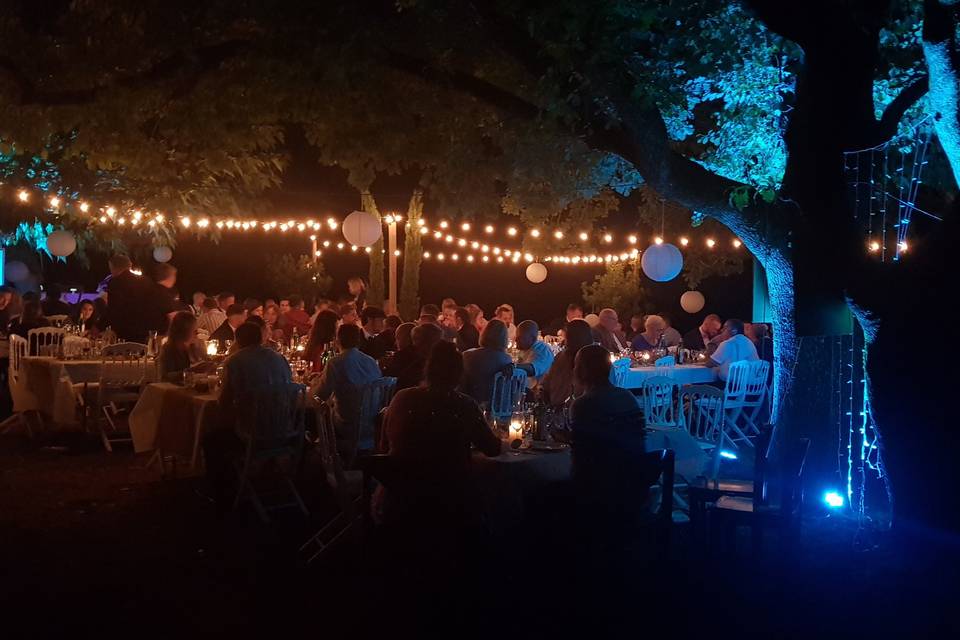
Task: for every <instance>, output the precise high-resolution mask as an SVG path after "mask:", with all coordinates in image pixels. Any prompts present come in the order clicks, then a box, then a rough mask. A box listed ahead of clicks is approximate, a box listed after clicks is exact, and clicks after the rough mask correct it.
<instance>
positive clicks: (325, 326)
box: [303, 309, 340, 372]
mask: <svg viewBox="0 0 960 640" xmlns="http://www.w3.org/2000/svg"><path fill="white" fill-rule="evenodd" d="M339 326H340V316H338V315H337V314H336V313H334V312H333V311H331V310H330V309H324V310H323V311H321V312H320V313H319V314H317V317H316V319H315V320H314V322H313V327H311V328H310V339H309V340H307V346H306V348H305V349H304V352H303V357H304V358H305V359H306V360H307V361H309V362H310V363H312V364H311V368H310V370H311V371H314V372H320V371H323V365H324V362H323V354H324V353H326V351H327V349H328V347H329V346H330V344H332V343H333V342H334V341H335V340H336V339H337V327H339Z"/></svg>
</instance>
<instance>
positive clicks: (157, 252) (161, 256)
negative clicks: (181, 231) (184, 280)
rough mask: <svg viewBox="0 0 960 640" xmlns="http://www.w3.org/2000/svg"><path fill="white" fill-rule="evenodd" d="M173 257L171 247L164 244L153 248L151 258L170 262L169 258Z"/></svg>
mask: <svg viewBox="0 0 960 640" xmlns="http://www.w3.org/2000/svg"><path fill="white" fill-rule="evenodd" d="M172 257H173V249H171V248H170V247H168V246H166V245H164V246H162V247H154V248H153V259H154V260H156V261H157V262H170V259H171V258H172Z"/></svg>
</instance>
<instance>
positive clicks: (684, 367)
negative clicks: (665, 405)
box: [623, 364, 718, 389]
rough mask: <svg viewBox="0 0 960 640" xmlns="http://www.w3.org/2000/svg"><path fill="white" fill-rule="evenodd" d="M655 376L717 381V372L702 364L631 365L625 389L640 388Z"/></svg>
mask: <svg viewBox="0 0 960 640" xmlns="http://www.w3.org/2000/svg"><path fill="white" fill-rule="evenodd" d="M654 376H666V377H668V378H673V379H674V380H676V381H677V382H679V383H680V384H704V383H708V382H715V381H716V380H717V379H718V378H717V372H716V370H715V369H713V368H711V367H707V366H704V365H702V364H680V365H676V366H673V367H630V370H629V371H628V372H627V373H626V376H625V378H624V383H623V388H624V389H639V388H641V387H642V386H643V381H644V380H646V379H647V378H653V377H654Z"/></svg>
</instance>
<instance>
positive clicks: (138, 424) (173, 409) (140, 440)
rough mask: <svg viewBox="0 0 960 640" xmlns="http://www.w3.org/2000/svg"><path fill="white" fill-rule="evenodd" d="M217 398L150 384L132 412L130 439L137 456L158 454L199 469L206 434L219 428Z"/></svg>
mask: <svg viewBox="0 0 960 640" xmlns="http://www.w3.org/2000/svg"><path fill="white" fill-rule="evenodd" d="M218 419H219V411H218V405H217V395H216V394H215V393H209V392H208V393H200V392H197V391H194V390H193V389H191V388H188V387H182V386H179V385H176V384H173V383H170V382H155V383H153V384H148V385H147V386H146V387H145V388H144V390H143V393H142V394H141V395H140V399H139V400H138V401H137V404H136V406H134V408H133V410H132V411H131V412H130V419H129V424H130V435H131V436H132V437H133V450H134V451H136V452H137V453H142V452H145V451H157V452H159V453H160V454H161V455H163V456H176V457H177V458H180V459H183V460H187V459H189V460H190V464H191V466H192V467H196V466H197V462H198V461H199V454H200V442H201V439H202V438H203V434H204V433H205V432H206V431H208V430H210V429H213V428H216V425H217V421H218Z"/></svg>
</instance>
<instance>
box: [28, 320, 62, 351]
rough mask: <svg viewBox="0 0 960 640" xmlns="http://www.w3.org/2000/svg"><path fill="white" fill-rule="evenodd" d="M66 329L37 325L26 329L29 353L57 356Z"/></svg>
mask: <svg viewBox="0 0 960 640" xmlns="http://www.w3.org/2000/svg"><path fill="white" fill-rule="evenodd" d="M64 335H66V331H65V330H64V329H62V328H59V327H39V328H37V329H30V330H29V331H27V342H28V343H29V344H30V355H37V356H58V355H59V354H60V348H61V346H62V345H63V336H64Z"/></svg>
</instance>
